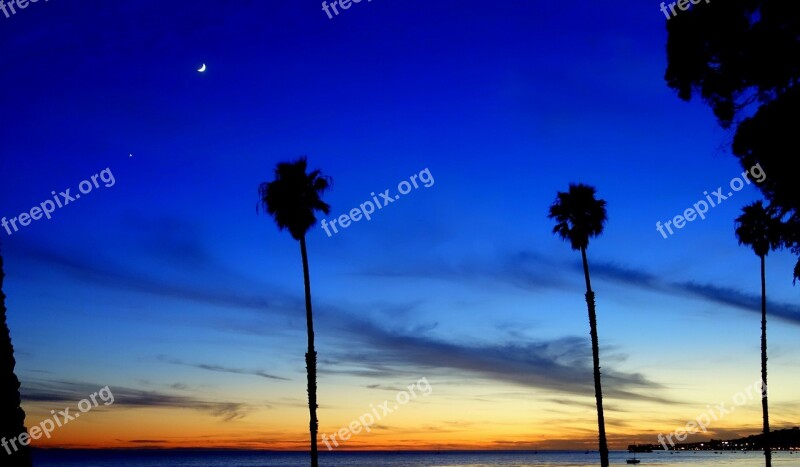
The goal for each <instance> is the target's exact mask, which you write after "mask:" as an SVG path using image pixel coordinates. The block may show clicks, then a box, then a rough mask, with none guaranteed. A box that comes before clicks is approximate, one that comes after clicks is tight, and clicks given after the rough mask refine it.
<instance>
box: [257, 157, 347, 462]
mask: <svg viewBox="0 0 800 467" xmlns="http://www.w3.org/2000/svg"><path fill="white" fill-rule="evenodd" d="M306 168H307V162H306V158H305V156H303V157H300V158H299V159H298V160H297V161H295V162H281V163H279V164H278V166H277V167H276V168H275V180H273V181H271V182H269V183H267V182H264V183H262V184H261V185H260V186H259V187H258V197H259V199H260V201H259V204H260V205H261V206H262V207H263V208H264V210H266V211H267V212H268V213H269V214H270V215H271V216H272V217H273V218H274V219H275V223H276V224H277V225H278V229H279V230H283V229H287V230H289V233H290V234H291V235H292V238H294V239H295V240H297V241H299V242H300V254H301V256H302V258H303V280H304V282H305V298H306V326H307V330H308V352H307V353H306V370H307V373H308V412H309V418H310V420H309V431H310V433H311V467H317V466H318V462H319V461H318V459H317V431H318V430H319V422H318V421H317V408H318V405H317V351H316V350H315V348H314V318H313V315H312V313H311V279H310V278H309V273H308V253H307V251H306V232H308V230H309V229H311V227H312V226H313V225H314V224H316V223H317V217H316V212H318V211H321V212H323V213H324V214H326V215H327V214H329V213H330V206H329V205H328V204H327V203H325V202H324V201H322V194H323V193H324V192H325V191H326V190H327V189H328V188H330V186H331V183H332V180H331V178H330V177H327V176H325V175H322V172H320V171H319V170H314V171H312V172H310V173H306Z"/></svg>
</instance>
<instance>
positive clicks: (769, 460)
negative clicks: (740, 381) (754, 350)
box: [761, 256, 772, 467]
mask: <svg viewBox="0 0 800 467" xmlns="http://www.w3.org/2000/svg"><path fill="white" fill-rule="evenodd" d="M764 263H765V259H764V256H762V257H761V410H762V412H763V417H764V458H765V460H766V463H767V467H772V450H771V449H770V434H769V433H770V432H769V404H768V401H767V388H768V386H767V273H766V268H765V267H764Z"/></svg>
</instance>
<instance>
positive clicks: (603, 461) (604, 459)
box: [581, 248, 609, 467]
mask: <svg viewBox="0 0 800 467" xmlns="http://www.w3.org/2000/svg"><path fill="white" fill-rule="evenodd" d="M581 256H582V257H583V275H584V277H585V279H586V305H587V307H588V308H589V328H590V334H591V336H592V361H593V364H594V397H595V399H596V400H597V427H598V433H599V439H600V466H601V467H608V465H609V464H608V443H607V441H606V420H605V416H604V415H603V388H602V386H601V384H600V344H599V343H598V339H597V314H596V313H595V308H594V305H595V304H594V292H592V283H591V281H590V280H589V262H588V261H587V260H586V248H581Z"/></svg>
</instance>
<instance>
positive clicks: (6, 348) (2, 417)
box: [0, 252, 33, 467]
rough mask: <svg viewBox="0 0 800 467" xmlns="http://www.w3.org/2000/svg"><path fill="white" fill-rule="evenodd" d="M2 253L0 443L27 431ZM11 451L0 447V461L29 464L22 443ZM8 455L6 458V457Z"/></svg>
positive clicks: (19, 466)
mask: <svg viewBox="0 0 800 467" xmlns="http://www.w3.org/2000/svg"><path fill="white" fill-rule="evenodd" d="M4 279H5V273H4V272H3V255H2V252H0V442H3V443H8V440H12V439H15V438H17V437H18V436H19V435H20V434H22V433H27V432H28V430H27V429H26V428H25V411H24V410H22V406H21V400H20V395H19V380H18V379H17V376H16V375H15V374H14V367H15V366H16V360H14V346H13V345H12V344H11V333H10V332H9V329H8V323H7V322H6V295H5V294H4V293H3V280H4ZM14 446H16V447H17V448H19V449H17V450H14V449H13V448H12V447H11V446H10V445H9V444H4V445H3V447H2V448H0V458H2V459H7V462H6V461H2V462H0V464H2V465H8V466H10V467H30V466H31V465H33V464H31V458H30V449H29V447H28V446H22V444H21V443H20V442H19V441H18V440H17V442H16V443H15V444H14ZM6 456H8V457H6Z"/></svg>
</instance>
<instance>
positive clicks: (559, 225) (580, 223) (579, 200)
mask: <svg viewBox="0 0 800 467" xmlns="http://www.w3.org/2000/svg"><path fill="white" fill-rule="evenodd" d="M596 194H597V190H596V189H595V188H594V187H593V186H589V185H584V184H582V183H578V184H575V183H570V185H569V191H567V192H562V191H559V192H558V194H557V195H556V200H555V202H554V203H553V204H552V206H550V213H549V214H548V217H549V218H551V219H555V221H556V226H555V227H554V228H553V233H555V234H557V235H558V236H559V237H561V239H563V240H569V242H570V245H571V246H572V249H573V250H580V249H582V248H586V247H588V246H589V239H590V238H593V237H597V236H599V235H600V234H601V233H602V232H603V228H604V227H605V224H606V221H607V220H608V214H607V212H606V202H605V200H602V199H597V198H596Z"/></svg>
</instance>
